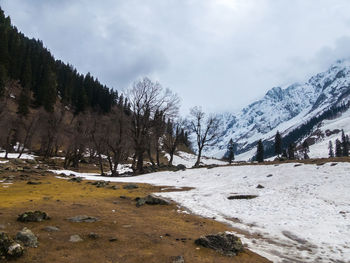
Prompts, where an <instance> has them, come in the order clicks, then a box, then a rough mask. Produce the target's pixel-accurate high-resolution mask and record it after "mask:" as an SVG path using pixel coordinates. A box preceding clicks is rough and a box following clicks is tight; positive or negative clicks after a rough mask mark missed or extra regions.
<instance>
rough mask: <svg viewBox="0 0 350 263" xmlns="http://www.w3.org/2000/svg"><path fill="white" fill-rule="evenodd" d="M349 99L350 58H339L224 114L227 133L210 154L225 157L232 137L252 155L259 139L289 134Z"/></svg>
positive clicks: (223, 118)
mask: <svg viewBox="0 0 350 263" xmlns="http://www.w3.org/2000/svg"><path fill="white" fill-rule="evenodd" d="M349 100H350V60H342V61H337V62H336V63H335V64H334V65H332V66H331V67H330V68H329V69H328V70H327V71H325V72H322V73H319V74H317V75H315V76H313V77H311V78H310V79H309V80H308V81H306V82H305V83H295V84H293V85H290V86H285V87H275V88H272V89H271V90H269V91H268V92H267V93H266V95H265V96H264V97H263V98H262V99H261V100H258V101H256V102H254V103H252V104H250V105H249V106H247V107H245V108H244V109H242V110H241V111H240V112H238V113H237V114H230V113H225V114H222V115H220V118H221V119H222V123H223V127H224V131H223V135H222V136H221V138H220V141H219V143H218V146H217V147H216V148H213V149H210V150H209V151H208V152H207V154H208V155H212V156H216V157H222V156H223V155H224V153H225V152H226V147H227V143H228V141H229V140H230V139H231V138H232V139H233V141H234V142H236V146H237V152H236V153H237V154H243V155H242V156H245V157H249V158H250V157H252V155H253V154H254V151H253V148H255V145H256V142H257V141H258V140H259V139H263V140H265V141H268V140H271V139H273V137H274V135H275V134H276V132H277V130H278V131H280V132H281V133H282V134H283V135H286V134H288V133H289V132H290V131H292V130H294V129H296V128H297V127H300V125H302V124H303V123H305V122H307V121H309V120H310V119H311V118H313V117H315V116H318V115H320V114H321V113H323V112H325V111H327V110H329V109H330V108H331V107H334V106H339V105H342V104H345V103H347V102H348V101H349ZM299 139H301V138H299ZM248 151H250V153H248ZM244 153H246V154H244ZM245 159H247V158H245Z"/></svg>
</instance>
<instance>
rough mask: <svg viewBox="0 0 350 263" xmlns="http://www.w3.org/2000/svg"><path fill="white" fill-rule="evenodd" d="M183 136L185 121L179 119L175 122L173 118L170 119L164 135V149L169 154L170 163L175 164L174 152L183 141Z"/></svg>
mask: <svg viewBox="0 0 350 263" xmlns="http://www.w3.org/2000/svg"><path fill="white" fill-rule="evenodd" d="M183 137H184V130H183V121H181V120H178V121H176V122H174V123H173V122H172V121H171V120H168V122H167V127H166V133H165V134H164V136H163V147H164V150H165V151H166V152H167V153H168V154H169V162H168V165H172V164H173V159H174V154H175V152H176V149H177V147H178V145H179V144H180V143H182V142H183V139H184V138H183Z"/></svg>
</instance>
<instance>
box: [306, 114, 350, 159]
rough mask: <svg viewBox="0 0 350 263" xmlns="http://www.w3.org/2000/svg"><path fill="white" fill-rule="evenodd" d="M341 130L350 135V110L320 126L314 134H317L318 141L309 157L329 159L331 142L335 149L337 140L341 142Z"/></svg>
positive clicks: (312, 147) (311, 149) (311, 147)
mask: <svg viewBox="0 0 350 263" xmlns="http://www.w3.org/2000/svg"><path fill="white" fill-rule="evenodd" d="M341 130H344V133H345V134H350V110H347V111H346V112H344V113H343V114H342V115H341V116H340V117H339V118H337V119H335V120H326V121H323V122H322V123H321V124H320V126H319V128H317V129H316V130H315V132H314V134H317V141H316V143H315V144H313V145H311V146H310V153H309V154H308V155H309V156H310V157H311V158H326V157H328V152H329V151H328V144H329V141H332V143H333V147H334V148H335V140H336V139H339V140H340V141H341ZM311 137H312V136H311ZM315 137H316V136H315Z"/></svg>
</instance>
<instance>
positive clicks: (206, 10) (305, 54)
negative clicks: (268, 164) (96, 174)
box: [0, 0, 350, 113]
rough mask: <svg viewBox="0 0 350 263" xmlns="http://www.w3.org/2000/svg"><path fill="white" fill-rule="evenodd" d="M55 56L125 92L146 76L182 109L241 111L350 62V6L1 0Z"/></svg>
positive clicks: (300, 0) (326, 1) (262, 0)
mask: <svg viewBox="0 0 350 263" xmlns="http://www.w3.org/2000/svg"><path fill="white" fill-rule="evenodd" d="M0 5H1V7H2V8H3V9H4V11H5V13H6V14H7V15H10V16H11V18H12V22H13V23H14V24H15V25H16V26H17V27H18V28H19V30H20V31H22V32H24V33H25V34H26V35H28V36H29V37H34V38H39V39H41V40H43V42H44V44H45V45H46V46H47V47H48V48H49V49H50V50H51V51H52V53H53V54H54V55H55V57H56V58H58V59H61V60H63V61H65V62H69V63H70V64H72V65H74V66H75V67H76V68H77V69H78V70H79V71H80V72H82V73H87V72H91V73H92V74H93V75H94V76H95V77H97V78H98V79H99V80H100V81H101V82H102V83H104V84H106V85H108V86H109V87H113V88H116V89H118V90H123V89H125V88H127V87H128V86H130V85H131V84H132V82H133V81H135V80H136V79H138V78H139V77H141V76H149V77H151V78H153V79H154V80H158V81H160V82H161V83H162V84H163V86H165V87H169V88H171V89H172V90H174V91H176V92H177V93H178V94H179V95H180V97H181V98H182V105H183V107H182V112H183V113H186V111H187V110H188V108H189V107H191V106H194V105H202V106H203V108H204V109H205V110H207V111H216V112H219V111H234V110H237V109H239V108H241V107H243V106H246V105H247V104H248V103H250V102H252V101H253V100H255V99H257V98H259V97H262V96H263V95H264V94H265V92H266V91H267V90H268V89H270V88H272V87H274V86H281V85H285V84H291V83H292V82H296V81H303V80H306V79H307V78H308V77H309V76H310V75H312V74H314V73H318V72H319V71H322V70H325V69H327V68H328V66H329V65H330V64H331V63H333V62H334V61H335V60H337V59H342V58H348V57H350V16H349V13H350V1H349V0H293V1H291V0H104V1H92V0H74V1H72V0H0Z"/></svg>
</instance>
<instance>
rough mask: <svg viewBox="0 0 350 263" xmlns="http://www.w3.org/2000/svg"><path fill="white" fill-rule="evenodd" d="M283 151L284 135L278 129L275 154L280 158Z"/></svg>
mask: <svg viewBox="0 0 350 263" xmlns="http://www.w3.org/2000/svg"><path fill="white" fill-rule="evenodd" d="M281 153H282V137H281V134H280V133H279V131H277V133H276V136H275V154H276V155H277V157H278V158H279V157H280V154H281Z"/></svg>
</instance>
